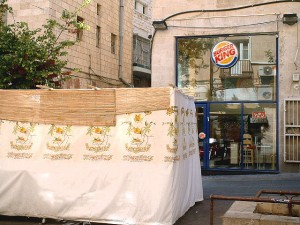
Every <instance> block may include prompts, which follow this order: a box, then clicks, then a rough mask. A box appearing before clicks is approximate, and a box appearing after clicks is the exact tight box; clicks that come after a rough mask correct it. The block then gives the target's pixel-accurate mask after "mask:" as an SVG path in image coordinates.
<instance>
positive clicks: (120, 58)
mask: <svg viewBox="0 0 300 225" xmlns="http://www.w3.org/2000/svg"><path fill="white" fill-rule="evenodd" d="M119 15H120V18H119V20H120V21H119V26H120V27H119V43H120V45H119V69H118V77H119V80H120V81H121V82H122V83H123V84H125V85H126V86H127V87H132V85H131V84H129V83H128V82H126V81H125V80H124V79H123V72H122V69H123V47H124V44H123V36H124V0H120V12H119Z"/></svg>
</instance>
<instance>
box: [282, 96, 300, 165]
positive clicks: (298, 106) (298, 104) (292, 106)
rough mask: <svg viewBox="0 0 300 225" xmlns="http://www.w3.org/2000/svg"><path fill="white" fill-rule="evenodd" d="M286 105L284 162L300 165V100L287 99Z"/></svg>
mask: <svg viewBox="0 0 300 225" xmlns="http://www.w3.org/2000/svg"><path fill="white" fill-rule="evenodd" d="M284 103H285V104H284V160H285V162H293V163H300V149H299V146H300V114H299V112H300V99H299V98H295V99H285V102H284Z"/></svg>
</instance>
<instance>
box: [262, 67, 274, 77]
mask: <svg viewBox="0 0 300 225" xmlns="http://www.w3.org/2000/svg"><path fill="white" fill-rule="evenodd" d="M275 73H276V66H260V67H259V68H258V75H259V76H274V75H275Z"/></svg>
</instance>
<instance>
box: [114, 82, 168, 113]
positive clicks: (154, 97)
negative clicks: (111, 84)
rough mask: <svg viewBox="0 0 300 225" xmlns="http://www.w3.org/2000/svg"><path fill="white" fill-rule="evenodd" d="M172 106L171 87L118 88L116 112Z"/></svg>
mask: <svg viewBox="0 0 300 225" xmlns="http://www.w3.org/2000/svg"><path fill="white" fill-rule="evenodd" d="M169 107H170V88H120V89H116V113H117V114H125V113H135V112H147V111H156V110H163V109H167V108H169Z"/></svg>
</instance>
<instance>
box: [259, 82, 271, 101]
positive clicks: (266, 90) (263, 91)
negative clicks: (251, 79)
mask: <svg viewBox="0 0 300 225" xmlns="http://www.w3.org/2000/svg"><path fill="white" fill-rule="evenodd" d="M257 100H266V101H267V100H269V101H270V100H273V87H270V86H261V87H258V89H257Z"/></svg>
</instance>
